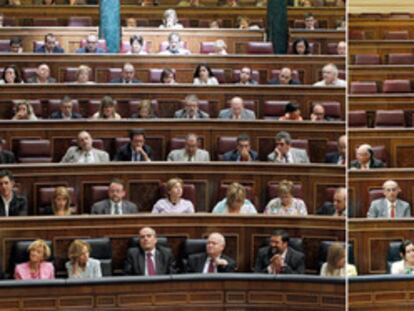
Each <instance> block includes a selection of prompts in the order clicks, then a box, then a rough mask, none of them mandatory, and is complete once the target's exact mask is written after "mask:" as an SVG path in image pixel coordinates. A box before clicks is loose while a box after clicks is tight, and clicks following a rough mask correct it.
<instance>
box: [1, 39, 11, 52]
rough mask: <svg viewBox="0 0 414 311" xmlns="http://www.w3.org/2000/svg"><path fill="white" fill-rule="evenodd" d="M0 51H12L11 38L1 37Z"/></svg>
mask: <svg viewBox="0 0 414 311" xmlns="http://www.w3.org/2000/svg"><path fill="white" fill-rule="evenodd" d="M0 52H1V53H5V52H10V40H9V39H1V40H0Z"/></svg>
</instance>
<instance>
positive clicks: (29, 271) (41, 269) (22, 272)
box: [14, 240, 55, 280]
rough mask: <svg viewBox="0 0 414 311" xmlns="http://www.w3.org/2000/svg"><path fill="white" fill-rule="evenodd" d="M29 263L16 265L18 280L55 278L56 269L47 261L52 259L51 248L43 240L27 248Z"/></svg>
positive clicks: (15, 271)
mask: <svg viewBox="0 0 414 311" xmlns="http://www.w3.org/2000/svg"><path fill="white" fill-rule="evenodd" d="M27 251H28V252H29V261H28V262H24V263H21V264H18V265H16V268H15V269H14V278H15V279H16V280H51V279H54V278H55V268H54V267H53V264H52V263H51V262H47V261H46V260H47V259H48V258H49V257H50V248H49V246H47V244H46V242H45V241H43V240H36V241H34V242H32V243H31V244H30V245H29V247H28V248H27Z"/></svg>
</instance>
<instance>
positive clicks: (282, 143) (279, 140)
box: [267, 131, 309, 164]
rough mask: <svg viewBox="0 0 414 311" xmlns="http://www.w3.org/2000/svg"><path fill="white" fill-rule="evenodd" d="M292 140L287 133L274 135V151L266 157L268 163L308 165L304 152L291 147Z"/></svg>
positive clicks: (307, 158) (306, 155)
mask: <svg viewBox="0 0 414 311" xmlns="http://www.w3.org/2000/svg"><path fill="white" fill-rule="evenodd" d="M291 143H292V138H291V136H290V134H289V133H288V132H285V131H281V132H279V133H277V134H276V147H275V150H274V151H273V152H272V153H270V154H269V155H268V156H267V160H268V161H272V162H275V163H285V164H298V163H309V157H308V154H307V152H306V150H303V149H299V148H294V147H292V146H291Z"/></svg>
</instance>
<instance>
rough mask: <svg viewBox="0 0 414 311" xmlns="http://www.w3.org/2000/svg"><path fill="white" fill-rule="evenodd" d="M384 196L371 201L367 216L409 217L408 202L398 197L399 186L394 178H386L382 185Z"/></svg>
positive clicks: (409, 207) (409, 208)
mask: <svg viewBox="0 0 414 311" xmlns="http://www.w3.org/2000/svg"><path fill="white" fill-rule="evenodd" d="M382 189H383V190H384V196H385V198H381V199H378V200H374V201H372V202H371V206H370V207H369V210H368V214H367V217H368V218H406V217H411V206H410V203H408V202H405V201H403V200H400V199H398V195H399V194H400V192H401V188H400V187H399V186H398V183H397V182H396V181H394V180H387V181H386V182H384V184H383V185H382Z"/></svg>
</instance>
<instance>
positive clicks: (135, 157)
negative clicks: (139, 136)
mask: <svg viewBox="0 0 414 311" xmlns="http://www.w3.org/2000/svg"><path fill="white" fill-rule="evenodd" d="M137 161H138V153H137V152H135V151H134V162H137Z"/></svg>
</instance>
